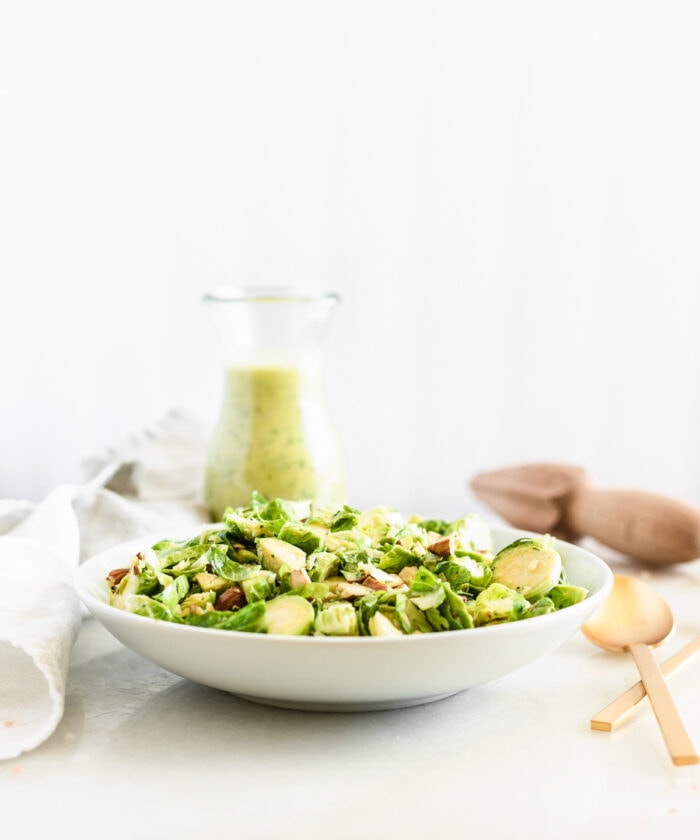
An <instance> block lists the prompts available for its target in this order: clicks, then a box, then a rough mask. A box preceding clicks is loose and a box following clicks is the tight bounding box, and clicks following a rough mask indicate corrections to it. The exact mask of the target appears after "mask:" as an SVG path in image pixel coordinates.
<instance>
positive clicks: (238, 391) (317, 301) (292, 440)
mask: <svg viewBox="0 0 700 840" xmlns="http://www.w3.org/2000/svg"><path fill="white" fill-rule="evenodd" d="M338 302H339V298H338V296H337V295H335V294H327V295H319V296H305V295H302V294H295V293H294V292H293V291H290V290H288V289H243V290H241V291H239V292H237V291H232V290H220V291H217V292H215V293H211V294H208V295H206V296H205V297H204V303H205V305H206V306H207V308H208V309H209V310H210V312H211V315H212V318H213V320H214V323H215V325H216V327H217V329H218V333H219V337H220V341H221V344H222V348H223V354H224V368H225V379H224V393H223V399H222V402H221V410H220V415H219V419H218V423H217V425H216V428H215V429H214V432H213V434H212V437H211V440H210V443H209V450H208V453H207V464H206V475H205V499H206V503H207V505H208V507H209V509H210V512H211V515H212V517H213V518H214V519H215V520H219V519H220V518H221V515H222V513H223V511H224V510H225V509H226V508H227V507H229V506H232V507H238V506H242V505H247V504H248V502H249V501H250V497H251V494H252V492H253V491H254V490H257V491H258V492H259V493H262V494H263V495H264V496H267V497H268V498H277V497H279V498H285V499H293V500H306V499H310V500H311V501H312V502H314V503H315V504H318V505H323V506H326V505H328V506H337V505H341V504H342V503H343V502H344V501H345V476H344V468H343V462H342V457H341V452H340V448H339V445H338V440H337V437H336V433H335V430H334V428H333V425H332V423H331V419H330V416H329V413H328V409H327V404H326V398H325V391H324V385H323V357H324V349H325V339H326V334H327V330H328V325H329V322H330V317H331V314H332V312H333V310H334V309H335V307H336V305H337V304H338Z"/></svg>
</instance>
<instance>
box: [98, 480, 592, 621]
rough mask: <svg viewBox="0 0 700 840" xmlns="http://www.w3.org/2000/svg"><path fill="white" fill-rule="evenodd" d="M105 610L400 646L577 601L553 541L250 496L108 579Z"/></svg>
mask: <svg viewBox="0 0 700 840" xmlns="http://www.w3.org/2000/svg"><path fill="white" fill-rule="evenodd" d="M107 581H108V582H109V585H110V596H109V597H110V604H112V606H114V607H117V608H119V609H123V610H126V611H128V612H132V613H135V614H137V615H141V616H147V617H150V618H155V619H161V620H164V621H171V622H175V623H179V624H189V625H193V626H198V627H213V628H216V629H219V630H238V631H242V632H247V633H273V634H285V635H312V636H358V635H359V636H401V635H405V634H411V633H436V632H438V633H439V632H443V631H447V630H465V629H468V628H471V627H480V626H483V625H489V624H500V623H503V622H508V621H519V620H521V619H525V618H531V617H532V616H537V615H544V614H546V613H551V612H554V611H555V610H560V609H563V608H564V607H568V606H570V605H572V604H575V603H578V602H579V601H582V600H583V599H584V598H585V597H586V596H587V594H588V593H587V591H586V590H585V589H583V588H581V587H579V586H572V585H570V584H568V582H567V580H566V575H565V572H564V569H563V566H562V562H561V556H560V555H559V553H558V551H556V549H555V548H554V543H553V540H552V539H551V537H549V536H543V537H541V538H539V537H538V538H521V539H518V540H516V541H515V542H513V543H511V544H510V545H508V546H506V547H505V548H503V549H502V550H501V551H499V552H498V553H496V554H494V552H493V545H492V540H491V533H490V531H489V528H488V527H487V526H486V524H485V523H484V522H483V521H482V520H481V518H480V517H479V516H478V515H476V514H470V515H468V516H465V517H464V518H462V519H457V520H455V521H452V522H447V521H443V520H436V519H422V518H420V517H418V516H413V517H410V518H408V519H405V518H403V517H402V516H400V515H399V514H398V513H396V512H395V511H393V510H390V509H388V508H383V507H378V508H373V509H371V510H366V511H360V510H356V509H354V508H352V507H348V506H345V507H342V508H341V509H339V510H325V509H318V508H314V507H312V506H310V505H309V504H302V503H298V502H289V501H285V500H284V499H271V500H268V499H266V498H264V497H263V496H261V495H260V494H258V493H254V494H253V496H252V498H251V501H250V504H249V506H248V507H245V508H236V509H233V508H228V509H227V510H226V511H225V513H224V515H223V521H222V522H221V523H217V524H215V525H212V526H208V527H205V529H204V530H203V531H202V533H201V534H198V535H197V536H195V537H193V538H192V539H189V540H183V541H179V542H177V541H172V540H162V541H160V542H158V543H156V544H155V545H153V546H152V547H151V548H150V549H148V550H145V551H141V552H139V553H138V554H136V555H135V556H134V557H133V558H132V559H131V562H130V564H129V566H128V567H125V568H122V569H114V570H112V571H111V572H110V573H109V575H108V576H107Z"/></svg>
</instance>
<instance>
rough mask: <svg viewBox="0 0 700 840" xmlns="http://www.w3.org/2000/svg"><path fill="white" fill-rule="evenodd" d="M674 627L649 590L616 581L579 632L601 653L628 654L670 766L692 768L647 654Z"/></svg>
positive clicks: (689, 749)
mask: <svg viewBox="0 0 700 840" xmlns="http://www.w3.org/2000/svg"><path fill="white" fill-rule="evenodd" d="M673 627H674V621H673V614H672V612H671V610H670V608H669V606H668V604H667V603H666V602H665V601H664V599H663V598H662V597H661V596H660V595H659V594H658V593H657V592H655V591H654V589H652V588H651V587H650V586H648V585H647V584H646V583H643V582H642V581H641V580H638V579H637V578H633V577H630V576H628V575H615V576H614V578H613V586H612V590H611V591H610V594H609V595H608V597H607V598H606V599H605V601H604V602H603V604H602V605H601V606H600V607H599V608H598V609H597V610H596V612H595V613H594V614H593V616H592V617H591V618H590V619H589V620H588V621H587V622H586V623H585V624H584V625H583V627H582V630H583V633H584V635H585V636H586V638H587V639H589V640H590V641H591V642H593V643H594V644H596V645H599V646H600V647H602V648H605V649H606V650H612V651H615V652H621V651H629V653H631V654H632V657H633V658H634V661H635V663H636V665H637V669H638V670H639V675H640V677H641V678H642V683H643V684H644V688H645V689H646V693H647V696H648V697H649V700H650V702H651V707H652V709H653V710H654V714H655V715H656V720H657V721H658V723H659V727H660V728H661V732H662V734H663V736H664V740H665V741H666V746H667V747H668V751H669V753H670V754H671V758H672V760H673V763H674V764H697V763H698V762H699V761H700V757H698V754H697V752H696V750H695V746H694V744H693V742H692V741H691V739H690V735H688V732H687V730H686V728H685V725H684V723H683V721H682V720H681V716H680V714H679V712H678V709H677V708H676V704H675V703H674V702H673V698H672V697H671V693H670V692H669V690H668V685H667V684H666V681H665V679H664V677H663V674H662V672H661V669H660V668H659V666H658V664H657V662H656V659H654V656H653V654H652V652H651V648H652V647H656V646H657V645H660V644H661V642H663V640H664V639H666V638H668V636H670V634H671V632H672V631H673Z"/></svg>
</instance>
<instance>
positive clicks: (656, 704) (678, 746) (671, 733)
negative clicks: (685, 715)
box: [628, 642, 700, 765]
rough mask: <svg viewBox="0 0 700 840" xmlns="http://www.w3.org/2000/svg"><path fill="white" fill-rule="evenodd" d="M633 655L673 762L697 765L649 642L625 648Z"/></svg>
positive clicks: (699, 757)
mask: <svg viewBox="0 0 700 840" xmlns="http://www.w3.org/2000/svg"><path fill="white" fill-rule="evenodd" d="M628 650H629V652H630V653H631V654H632V656H633V657H634V661H635V663H636V665H637V669H638V670H639V675H640V677H641V678H642V682H643V683H644V688H646V691H647V696H648V697H649V700H650V702H651V707H652V709H653V710H654V714H655V715H656V720H657V721H658V723H659V727H660V728H661V732H662V734H663V736H664V740H665V741H666V746H667V747H668V751H669V753H670V754H671V758H672V760H673V763H674V764H677V765H680V764H697V763H698V762H700V756H698V754H697V752H696V750H695V746H694V745H693V742H692V741H691V740H690V735H688V732H687V730H686V728H685V724H684V723H683V721H682V719H681V716H680V714H679V712H678V709H677V708H676V704H675V703H674V702H673V697H671V692H670V691H669V690H668V685H667V684H666V680H665V679H664V675H663V674H662V673H661V668H659V665H658V663H657V661H656V659H654V655H653V654H652V652H651V648H650V647H649V646H648V645H645V644H642V643H640V642H636V643H635V644H632V645H630V646H629V648H628Z"/></svg>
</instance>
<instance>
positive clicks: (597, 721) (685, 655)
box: [591, 639, 700, 732]
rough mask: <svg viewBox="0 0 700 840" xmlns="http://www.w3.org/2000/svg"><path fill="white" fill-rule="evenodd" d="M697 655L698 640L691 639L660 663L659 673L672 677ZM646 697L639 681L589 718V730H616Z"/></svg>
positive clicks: (699, 651) (698, 651) (699, 646)
mask: <svg viewBox="0 0 700 840" xmlns="http://www.w3.org/2000/svg"><path fill="white" fill-rule="evenodd" d="M698 654H700V639H693V641H692V642H688V644H687V645H686V646H685V647H683V648H681V649H680V650H679V651H677V652H676V653H674V654H673V656H670V657H669V658H668V659H667V660H666V661H665V662H662V663H661V673H662V674H663V675H664V677H670V676H672V675H673V674H675V673H676V672H677V671H679V670H680V669H681V668H682V667H683V666H684V665H687V664H688V663H689V662H690V661H691V660H692V659H694V658H695V657H696V656H697V655H698ZM646 696H647V693H646V690H645V688H644V684H643V683H642V682H641V681H640V682H636V683H635V684H634V685H633V686H631V687H630V688H628V689H627V691H625V693H624V694H621V695H620V696H619V697H618V698H617V700H613V701H612V703H609V704H608V705H607V706H606V707H605V708H604V709H601V710H600V711H599V712H598V714H597V715H596V716H595V717H594V718H591V729H597V730H598V731H599V732H612V731H613V729H617V728H618V726H620V725H621V724H622V723H624V722H625V721H626V720H627V718H628V717H629V716H630V715H631V714H632V712H634V711H635V709H637V708H639V706H640V705H641V702H642V700H644V698H645V697H646Z"/></svg>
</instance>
